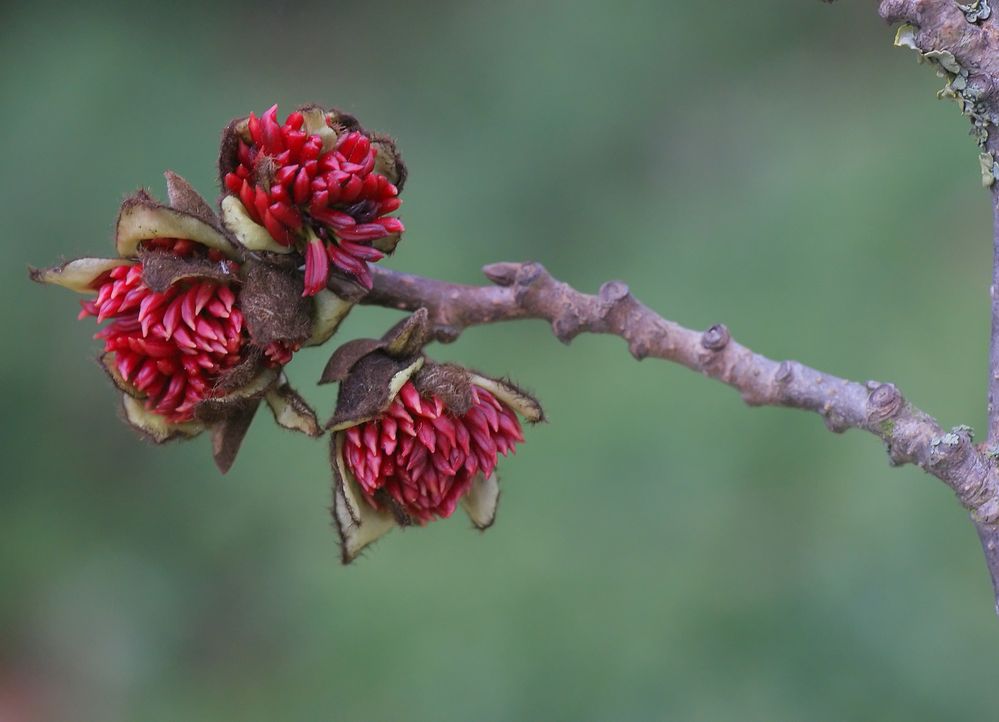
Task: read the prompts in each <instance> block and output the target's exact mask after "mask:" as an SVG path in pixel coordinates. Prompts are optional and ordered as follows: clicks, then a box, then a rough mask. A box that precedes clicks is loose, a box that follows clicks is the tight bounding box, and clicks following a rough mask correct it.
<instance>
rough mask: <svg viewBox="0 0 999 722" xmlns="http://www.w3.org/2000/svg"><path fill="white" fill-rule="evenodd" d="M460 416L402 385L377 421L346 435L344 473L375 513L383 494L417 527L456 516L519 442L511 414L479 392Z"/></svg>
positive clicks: (382, 505)
mask: <svg viewBox="0 0 999 722" xmlns="http://www.w3.org/2000/svg"><path fill="white" fill-rule="evenodd" d="M470 391H471V402H472V406H471V408H470V409H468V411H466V412H465V413H464V414H462V415H461V416H458V415H455V414H454V413H452V412H450V411H448V410H447V409H446V407H445V404H444V402H443V401H442V400H441V399H440V398H438V397H436V396H424V395H421V394H420V392H419V391H417V390H416V387H415V386H414V385H413V383H412V382H411V381H406V383H405V384H404V385H403V387H402V389H401V390H400V391H399V394H398V396H396V397H395V400H393V401H392V403H391V405H390V406H389V407H388V409H387V410H386V411H385V412H383V413H382V415H381V416H380V417H379V418H377V419H373V420H371V421H366V422H364V423H363V424H360V425H359V426H352V427H350V428H349V429H347V431H346V441H345V442H344V447H343V453H344V457H345V459H346V461H347V466H348V467H349V468H350V470H351V472H353V474H354V477H355V478H356V479H357V481H358V483H359V484H360V485H361V490H362V491H363V492H364V496H365V499H366V500H367V501H368V503H370V504H371V506H373V507H374V508H375V509H383V508H385V506H386V504H385V503H384V502H379V498H380V497H382V498H384V496H383V493H382V492H384V493H387V494H388V495H389V496H390V497H391V500H392V501H393V502H394V503H395V504H396V505H397V506H398V508H400V509H402V510H403V511H404V512H405V513H406V515H407V516H408V517H410V518H411V519H413V520H414V521H416V522H417V523H418V524H426V523H427V522H428V521H432V520H433V519H434V517H441V518H446V517H449V516H451V514H453V513H454V510H455V508H456V507H457V505H458V502H459V501H460V500H461V498H462V497H463V496H464V495H465V494H466V493H467V492H468V490H469V488H470V486H471V484H472V479H474V478H475V475H476V474H478V473H480V472H481V473H482V475H483V476H485V477H491V476H492V474H493V471H494V470H495V468H496V462H497V458H498V454H504V455H506V454H507V453H509V452H512V451H514V446H515V445H516V444H517V443H519V442H522V441H523V440H524V435H523V434H522V433H521V430H520V423H519V422H518V421H517V415H516V413H514V411H513V410H512V409H510V408H509V407H507V406H505V405H504V404H502V403H500V402H499V401H498V400H497V399H496V397H495V396H493V395H492V394H491V393H489V392H488V391H486V390H485V389H484V388H482V387H481V386H475V385H472V386H471V388H470Z"/></svg>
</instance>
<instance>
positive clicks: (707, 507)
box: [0, 0, 999, 722]
mask: <svg viewBox="0 0 999 722" xmlns="http://www.w3.org/2000/svg"><path fill="white" fill-rule="evenodd" d="M205 5H206V6H207V4H205ZM206 6H196V5H194V4H192V5H190V6H178V5H172V6H171V4H170V3H149V2H131V3H129V4H128V6H127V7H117V8H116V7H111V6H106V7H105V6H101V5H99V4H80V5H79V6H73V5H70V4H47V3H44V2H36V3H34V4H31V5H30V6H28V5H27V4H20V5H12V4H10V3H6V4H4V5H3V6H2V10H0V12H2V18H0V20H2V23H0V26H2V29H0V93H2V97H3V98H4V106H5V107H4V114H3V115H4V118H3V120H2V121H0V122H2V124H3V129H2V134H0V138H2V140H0V144H2V145H0V150H2V156H3V163H2V168H0V174H2V176H0V177H2V190H3V192H2V194H0V217H2V219H3V222H4V227H5V229H6V230H5V233H4V236H5V240H4V242H3V244H2V247H0V254H2V255H0V257H2V260H3V263H2V264H0V274H2V275H0V302H2V305H3V308H4V309H5V310H4V312H3V314H2V318H3V338H4V339H5V341H4V342H3V347H4V349H5V351H6V353H4V354H2V355H0V368H2V376H0V378H2V383H3V392H4V397H5V407H6V409H7V411H6V413H5V414H4V415H3V420H2V421H0V453H2V455H3V459H4V471H3V475H2V482H0V483H2V486H0V488H2V497H0V529H2V536H0V589H2V592H0V719H2V720H3V721H4V722H11V721H14V722H23V721H24V720H31V721H32V722H34V721H35V720H108V721H115V720H143V721H145V720H152V721H164V722H165V721H173V720H185V721H194V720H241V721H252V720H364V721H375V720H434V721H440V722H444V721H449V720H481V721H485V722H489V721H493V720H497V721H498V720H535V719H572V720H630V719H636V720H657V719H683V720H731V719H740V720H742V719H752V720H802V719H807V720H875V719H876V720H907V721H913V720H940V719H970V718H977V719H991V718H993V717H994V715H995V704H994V685H995V683H996V682H997V671H996V670H997V669H999V644H997V640H999V622H997V621H996V619H995V616H994V614H993V611H992V606H993V600H992V598H991V590H990V585H989V582H988V578H987V573H986V569H985V566H984V564H983V563H982V554H981V550H980V548H979V545H978V541H977V538H976V536H975V533H974V530H973V529H972V527H971V525H970V524H969V523H968V521H967V519H966V515H965V514H964V513H963V512H962V511H961V509H960V508H959V507H958V505H957V504H956V503H955V501H954V500H953V498H952V494H951V493H950V492H949V491H948V490H947V489H945V488H944V487H943V485H942V484H940V483H938V482H936V481H934V480H933V479H931V478H929V477H927V476H925V475H924V474H922V473H921V472H920V471H918V470H917V469H913V468H904V469H891V468H889V466H888V464H887V461H886V457H885V455H884V452H883V450H882V449H881V446H880V444H879V443H878V442H877V441H876V440H874V439H872V438H870V437H868V436H866V435H863V434H860V433H857V432H850V433H847V434H846V435H844V436H842V437H837V436H833V435H831V434H830V433H829V432H828V431H826V429H825V428H824V426H823V424H822V422H821V420H819V419H818V418H817V417H813V416H808V415H804V414H802V413H799V412H794V411H785V410H775V409H750V408H748V407H746V406H744V405H743V404H742V402H741V401H740V400H739V397H738V395H737V394H735V393H733V392H732V391H731V390H729V389H727V388H725V387H723V386H721V385H720V384H717V383H715V382H712V381H708V380H706V379H703V378H700V377H698V376H696V375H694V374H691V373H690V372H689V371H686V370H684V369H682V368H679V367H674V366H670V365H666V364H663V363H660V362H657V361H654V360H648V361H645V362H643V363H640V364H639V363H636V362H635V361H634V360H632V359H631V358H630V357H629V355H628V354H627V351H626V349H625V347H624V345H623V344H622V343H621V342H620V341H619V340H617V339H613V338H609V337H580V338H578V339H577V340H576V341H574V342H573V344H572V346H571V347H568V348H567V347H565V346H562V345H560V344H559V343H558V342H557V341H556V340H555V339H554V338H553V337H552V336H551V334H550V332H549V330H548V329H547V328H546V327H545V326H544V324H541V323H534V322H530V323H518V324H511V325H507V326H499V327H493V328H479V329H474V330H471V331H469V332H468V333H466V334H465V335H464V336H463V337H462V338H461V340H460V341H459V342H458V343H456V344H454V345H452V346H448V347H440V348H436V349H434V350H433V352H434V353H436V354H437V355H438V356H440V357H443V358H447V359H455V360H461V361H463V362H465V363H468V364H470V365H474V366H477V367H480V368H482V369H484V370H488V371H491V372H494V373H496V374H507V373H509V374H511V375H513V376H514V377H515V378H517V379H518V380H520V381H522V382H523V383H524V384H525V385H527V386H529V387H531V388H533V389H535V390H536V391H537V392H538V393H539V395H540V396H541V397H542V398H543V400H544V401H545V402H546V407H547V410H548V415H549V417H550V420H551V423H550V424H547V425H544V426H541V427H538V428H534V429H531V430H530V431H529V433H528V443H527V444H526V446H524V447H523V448H522V450H521V452H520V453H519V454H518V456H517V457H516V458H512V459H509V460H507V461H505V462H504V463H503V464H502V469H503V472H504V494H503V499H502V504H501V509H500V516H499V520H498V523H497V524H496V526H495V527H494V528H493V529H492V530H490V531H489V533H487V534H484V535H480V534H478V533H474V532H473V531H470V529H469V524H468V522H467V520H466V519H465V518H463V517H461V518H459V517H458V516H456V517H455V518H453V519H451V520H449V521H447V522H442V523H437V524H434V525H432V526H430V527H428V528H426V529H423V530H414V531H407V532H404V533H400V532H394V533H393V534H391V535H390V536H388V537H387V538H386V539H385V540H384V541H382V542H381V543H380V544H379V545H378V546H377V547H376V548H375V549H374V550H373V551H372V552H371V553H369V554H367V555H366V557H365V558H363V559H362V560H360V561H359V562H358V563H357V564H355V565H354V566H352V567H350V568H342V567H341V566H340V565H339V561H338V550H337V546H336V536H335V533H334V532H333V530H332V529H331V528H330V520H329V516H328V511H327V506H328V504H329V485H330V479H329V470H328V467H327V462H326V452H325V444H324V443H323V442H315V441H311V440H309V439H306V438H304V437H300V436H297V435H292V434H287V433H284V432H281V431H279V430H278V429H276V427H275V426H274V425H273V424H272V422H271V421H270V419H269V418H268V415H267V414H262V415H261V416H260V418H259V419H258V420H257V422H256V424H255V425H254V427H253V428H252V430H251V432H250V435H249V438H248V440H247V444H246V446H245V448H244V450H243V452H242V455H241V457H240V459H239V460H238V461H237V463H236V465H235V467H234V468H233V470H232V471H231V472H230V473H229V474H228V475H227V476H225V477H220V476H219V475H218V474H217V473H216V471H215V469H214V467H213V465H212V463H211V461H210V458H209V450H208V444H207V440H206V439H204V438H202V439H198V440H197V441H195V442H192V443H188V444H179V445H174V446H169V447H166V448H154V447H153V446H151V445H148V444H144V443H142V442H140V441H138V440H137V439H136V438H135V437H134V436H133V434H132V433H131V431H130V430H129V429H127V428H126V427H125V426H123V425H122V424H120V423H119V422H118V420H117V419H116V417H115V394H114V393H113V392H112V390H111V389H110V388H109V386H108V384H107V383H106V382H105V380H104V377H103V375H102V374H101V372H100V371H99V370H98V368H97V367H96V366H95V365H94V363H93V362H92V361H90V359H91V357H92V356H93V354H94V351H95V350H96V348H97V344H96V342H95V341H93V340H92V339H91V335H92V334H93V332H94V326H93V324H92V323H90V322H87V323H78V322H77V321H76V320H75V315H76V310H77V302H76V298H75V297H74V296H73V295H72V294H70V293H69V292H66V291H63V290H61V289H55V288H41V287H36V286H33V285H30V284H29V283H28V281H27V278H26V274H25V266H26V264H28V263H33V264H38V265H43V264H48V263H53V262H55V261H56V260H58V259H59V258H60V257H61V256H66V257H72V256H76V255H81V254H91V253H97V252H108V251H109V250H110V237H111V230H112V223H113V220H114V217H115V212H116V209H117V205H118V203H119V201H120V200H121V198H122V197H123V195H124V194H125V193H127V192H129V191H131V190H132V189H134V188H135V187H137V186H140V185H144V186H147V187H149V188H151V189H152V190H153V191H154V192H155V193H157V194H160V195H162V194H163V179H162V175H161V174H162V172H163V170H164V169H167V168H170V169H174V170H176V171H178V172H180V173H181V174H182V175H184V176H186V177H187V178H188V179H189V180H190V181H191V182H193V183H194V185H195V186H197V187H198V188H200V189H201V190H202V191H203V192H204V193H205V194H206V195H209V196H210V197H214V194H215V185H214V184H215V169H214V158H215V154H216V144H217V141H218V134H219V131H220V129H221V128H222V126H223V125H224V124H225V123H226V122H227V121H228V120H229V118H230V117H232V116H236V115H242V114H245V113H246V112H248V111H249V110H256V111H258V112H259V111H262V110H264V109H265V108H266V107H267V106H269V105H270V104H271V103H274V102H278V103H280V104H281V109H282V111H287V110H290V109H291V108H292V107H293V106H294V105H297V104H300V103H302V102H306V101H318V102H321V103H326V104H334V105H337V106H339V107H341V108H343V109H346V110H349V111H351V112H353V113H355V114H357V115H358V116H359V117H360V118H361V119H362V121H363V122H364V123H365V125H367V126H368V127H370V128H373V129H379V130H383V131H386V132H389V133H391V134H393V135H394V136H396V137H397V138H398V140H399V142H400V145H401V148H402V149H403V152H404V154H405V156H406V159H407V161H408V164H409V167H410V169H411V180H410V182H409V184H408V185H407V187H406V191H405V193H404V198H405V204H404V206H403V211H402V217H403V218H404V219H405V222H406V226H407V228H408V233H407V234H406V236H405V238H404V241H403V243H402V244H401V245H400V247H399V251H398V252H397V253H396V255H395V256H394V257H393V258H391V259H389V260H387V261H386V262H385V265H386V266H389V267H391V268H397V269H406V270H409V271H413V272H418V273H423V274H432V275H436V276H440V277H443V278H446V279H451V280H454V281H463V282H471V283H474V282H479V281H481V280H482V279H481V276H480V274H479V271H478V269H479V267H480V266H482V265H483V264H485V263H488V262H491V261H497V260H521V259H535V260H538V261H541V262H542V263H544V264H546V265H547V266H548V267H549V268H550V269H551V270H552V271H553V272H554V273H556V274H557V275H558V276H560V277H561V278H563V279H565V280H567V281H569V282H571V283H573V284H574V285H576V286H577V287H579V288H580V289H584V290H590V291H592V290H595V289H596V288H597V287H598V285H599V284H600V283H601V282H603V281H604V280H607V279H610V278H622V279H626V280H627V281H628V282H629V284H630V285H631V287H632V289H633V290H634V292H635V293H636V295H638V296H639V298H641V299H642V300H644V301H645V302H646V303H647V304H649V305H650V306H652V307H653V308H655V309H658V310H659V311H661V312H662V313H663V314H664V315H667V316H668V317H670V318H674V319H676V320H678V321H680V322H682V323H684V324H686V325H688V326H692V327H695V328H703V327H707V326H709V325H710V324H712V323H715V322H718V321H724V322H725V323H727V324H728V325H729V327H730V328H731V329H732V332H733V334H734V335H735V336H736V337H737V338H739V339H740V340H743V341H744V342H746V343H747V344H749V345H751V346H752V347H754V348H755V349H757V350H759V351H760V352H763V353H766V354H768V355H770V356H772V357H775V358H785V357H792V358H795V359H799V360H801V361H803V362H806V363H810V364H813V365H816V366H818V367H819V368H822V369H824V370H827V371H829V372H831V373H836V374H839V375H843V376H847V377H850V378H854V379H860V380H864V379H868V378H874V379H882V380H892V381H894V382H895V383H897V384H898V385H899V386H900V387H901V388H902V389H904V390H905V392H906V393H907V395H908V396H909V398H911V399H912V400H913V401H914V402H916V403H917V404H919V405H921V406H923V407H924V408H926V409H929V410H930V411H932V412H933V413H934V414H936V415H937V416H938V418H939V419H940V420H941V423H943V424H944V425H954V424H958V423H968V424H971V425H973V426H976V427H979V428H982V427H984V389H985V379H986V375H987V374H986V363H985V362H986V337H987V332H988V324H989V320H988V315H987V308H988V301H987V293H986V289H987V281H988V274H989V271H988V266H989V263H990V248H989V245H990V244H989V238H990V235H989V221H990V214H989V203H988V198H987V196H986V194H984V193H983V192H982V189H981V187H980V182H979V172H978V162H977V157H976V156H977V151H976V149H975V147H974V144H973V142H972V141H971V140H970V139H968V138H967V137H966V135H967V123H966V122H965V120H964V119H963V118H961V117H960V115H959V113H958V111H957V109H956V107H955V106H954V105H953V104H950V103H941V102H937V101H935V100H934V99H933V93H934V91H935V90H936V89H937V88H939V87H940V86H941V85H942V81H941V80H939V79H937V78H935V77H934V76H933V73H932V72H931V71H930V70H929V69H927V68H925V67H918V66H917V64H916V62H915V59H914V56H913V55H912V54H911V53H910V52H909V51H903V50H898V49H894V48H892V46H891V39H892V32H891V30H890V29H889V28H887V27H886V26H884V25H883V24H882V23H881V22H880V21H879V19H878V18H877V16H876V13H875V10H874V3H872V2H870V1H869V0H852V1H850V2H841V3H837V4H836V5H833V6H826V5H823V4H821V3H819V2H801V1H800V0H783V1H782V0H754V1H753V2H736V3H729V4H725V6H724V7H722V6H720V5H719V4H718V3H696V2H679V0H670V1H668V2H663V1H662V0H625V1H623V2H617V3H605V2H596V1H595V0H581V1H579V2H573V3H567V2H563V3H559V2H538V1H537V0H534V1H532V2H527V1H526V0H514V1H513V2H506V3H459V2H448V1H447V0H441V1H439V2H406V1H405V0H372V1H369V2H365V3H340V2H326V3H321V4H315V5H310V4H308V3H300V2H296V3H293V2H271V3H268V4H266V5H256V4H253V3H249V2H244V3H240V4H224V3H219V4H213V5H211V6H210V7H206ZM397 317H398V315H397V314H395V313H393V312H389V311H384V310H380V309H374V310H372V309H362V310H359V311H356V312H355V313H354V314H353V315H352V316H351V317H350V318H349V319H348V322H347V323H346V324H345V326H344V328H343V330H342V331H341V334H340V337H339V338H340V339H345V338H349V337H352V336H359V335H361V336H363V335H372V334H377V333H380V332H381V331H382V330H383V329H384V328H386V327H387V325H388V324H390V323H392V322H393V321H394V319H396V318H397ZM326 355H327V354H326V351H325V350H313V351H309V352H304V353H301V354H299V355H298V356H297V357H296V359H295V361H294V362H293V364H292V365H291V367H290V369H289V373H290V375H291V376H292V377H293V380H294V381H295V382H296V384H297V385H298V386H299V388H300V389H301V390H302V391H303V392H304V393H305V395H306V396H307V397H308V398H309V399H310V400H311V401H313V402H314V403H315V404H316V405H317V406H318V407H319V409H320V410H321V413H322V414H323V415H325V414H326V413H327V412H328V411H329V409H330V408H331V406H332V404H333V402H334V399H335V389H331V388H328V387H323V388H317V387H315V386H314V385H313V383H314V380H315V379H316V378H317V377H318V374H319V371H320V369H321V368H322V365H323V363H324V362H325V359H326Z"/></svg>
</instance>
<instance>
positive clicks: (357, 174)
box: [220, 105, 405, 295]
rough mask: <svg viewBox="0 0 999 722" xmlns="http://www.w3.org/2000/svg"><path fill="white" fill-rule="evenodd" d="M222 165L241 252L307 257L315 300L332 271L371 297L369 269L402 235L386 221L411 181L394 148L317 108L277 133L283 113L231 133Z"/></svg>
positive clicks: (226, 206) (308, 289)
mask: <svg viewBox="0 0 999 722" xmlns="http://www.w3.org/2000/svg"><path fill="white" fill-rule="evenodd" d="M220 163H221V179H222V183H223V186H224V189H225V191H227V192H228V193H230V194H232V195H230V196H228V197H227V198H226V199H224V200H223V206H222V208H223V215H224V217H225V220H226V223H227V224H228V225H229V226H230V227H231V228H233V230H234V232H235V233H236V235H237V237H238V238H239V240H240V241H241V242H243V243H244V244H245V245H247V246H248V247H250V248H255V249H260V250H271V251H275V252H281V251H282V250H284V252H288V251H291V250H297V251H299V252H300V253H302V255H303V256H304V263H305V291H304V292H305V294H307V295H313V294H315V293H317V292H318V291H319V290H321V289H323V288H325V287H326V283H327V279H328V277H329V273H330V268H331V266H332V267H335V268H337V269H339V270H340V271H342V272H343V273H345V274H347V275H348V276H350V277H352V278H354V279H356V280H357V282H358V283H359V284H360V285H362V286H363V287H365V288H367V289H370V288H371V273H370V271H369V269H368V263H369V262H376V261H379V260H381V259H382V258H384V256H385V254H386V253H389V252H391V251H392V250H393V249H394V247H395V244H396V243H397V242H398V237H399V234H400V233H402V231H403V230H404V228H403V224H402V222H401V221H400V220H399V219H398V218H394V217H388V214H390V213H393V212H394V211H396V210H398V208H399V206H400V205H401V203H402V201H401V200H400V199H399V197H398V195H399V187H398V186H399V185H401V183H402V181H403V180H404V179H405V171H404V168H403V166H402V163H401V160H400V159H399V158H398V155H397V153H396V151H395V146H394V144H393V143H392V142H391V141H390V140H389V139H388V138H384V137H381V136H370V135H368V134H367V133H366V132H364V131H363V130H362V129H361V128H360V126H359V125H358V124H357V122H356V120H354V119H353V118H352V117H350V116H346V115H343V114H340V113H337V112H335V111H331V112H326V111H323V110H322V109H321V108H317V107H307V108H302V109H301V110H298V111H295V112H294V113H292V114H290V115H289V116H288V117H287V118H286V119H285V121H284V123H279V122H278V120H277V106H276V105H275V106H273V107H271V108H270V109H269V110H267V111H266V112H265V113H264V114H263V115H262V116H261V117H259V118H258V117H257V116H256V115H254V114H253V113H251V114H250V115H249V117H247V118H245V119H242V120H237V121H234V122H233V123H231V124H230V125H229V127H228V128H227V129H226V132H225V135H224V137H223V152H222V156H221V161H220ZM390 176H391V177H390ZM237 202H238V203H239V204H240V207H241V209H239V208H236V207H234V205H233V204H234V203H237ZM247 221H249V222H250V223H253V224H255V225H257V226H258V227H262V229H263V230H264V231H265V232H266V234H267V236H269V239H270V240H271V241H273V243H274V244H276V248H275V247H271V248H266V246H267V245H268V244H267V243H266V241H265V240H263V241H262V239H261V238H260V235H261V234H260V233H259V232H255V231H254V230H253V229H251V228H248V227H247Z"/></svg>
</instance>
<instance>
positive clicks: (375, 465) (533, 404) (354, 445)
mask: <svg viewBox="0 0 999 722" xmlns="http://www.w3.org/2000/svg"><path fill="white" fill-rule="evenodd" d="M426 339H427V314H426V311H425V310H424V309H421V310H420V311H418V312H417V313H415V314H413V316H411V317H410V318H409V319H407V320H406V321H404V322H402V323H400V324H398V325H397V326H396V327H395V328H393V329H392V330H391V331H389V333H387V334H386V335H385V336H384V337H383V338H381V339H358V340H355V341H350V342H348V343H346V344H344V345H343V346H341V347H340V348H339V349H337V351H336V352H334V354H333V356H332V357H331V358H330V361H329V363H328V364H327V366H326V370H325V371H324V373H323V377H322V379H321V381H320V383H328V382H331V381H340V391H339V397H338V399H337V406H336V411H335V413H334V416H333V418H332V419H331V420H330V422H329V423H328V424H327V428H329V429H330V430H331V431H332V432H333V433H332V436H331V439H330V456H331V463H332V467H333V477H334V489H333V516H334V519H335V521H336V525H337V528H338V529H339V532H340V538H341V543H342V544H341V545H342V554H343V561H344V563H349V562H350V561H352V560H353V559H354V558H355V557H356V556H357V555H358V554H359V553H360V552H361V550H362V549H364V547H365V546H367V545H368V544H370V543H372V542H373V541H375V540H376V539H378V538H379V537H381V536H382V535H383V534H385V533H386V532H388V531H389V530H390V529H392V528H393V527H396V526H410V525H420V526H422V525H425V524H427V523H428V522H430V521H433V520H434V519H438V518H446V517H449V516H451V514H452V513H453V512H454V511H455V509H456V508H457V507H458V505H459V504H460V505H461V506H462V507H463V508H464V510H465V511H466V512H467V513H468V516H469V517H470V518H471V520H472V523H473V524H474V525H475V526H476V527H477V528H478V529H486V528H488V527H489V526H490V525H492V523H493V520H494V518H495V515H496V505H497V502H498V500H499V483H498V479H497V476H496V464H497V461H498V458H499V456H500V455H506V454H508V453H512V452H513V451H514V448H515V446H516V445H517V444H518V443H520V442H522V441H523V440H524V437H523V434H522V433H521V427H520V422H519V421H518V418H517V417H518V414H519V415H520V416H522V417H523V418H524V419H525V420H527V421H529V422H531V423H534V422H537V421H540V420H542V418H543V412H542V409H541V406H540V404H539V403H538V402H537V400H536V399H534V398H533V397H531V396H530V395H529V394H527V393H526V392H524V391H522V390H521V389H519V388H517V387H516V386H514V385H513V384H511V383H510V382H508V381H503V380H499V379H493V378H489V377H487V376H483V375H480V374H478V373H475V372H472V371H469V370H467V369H464V368H462V367H460V366H455V365H452V364H440V363H434V362H432V361H430V360H428V359H426V358H425V357H424V356H423V355H422V353H421V349H422V346H423V344H424V343H425V342H426Z"/></svg>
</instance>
